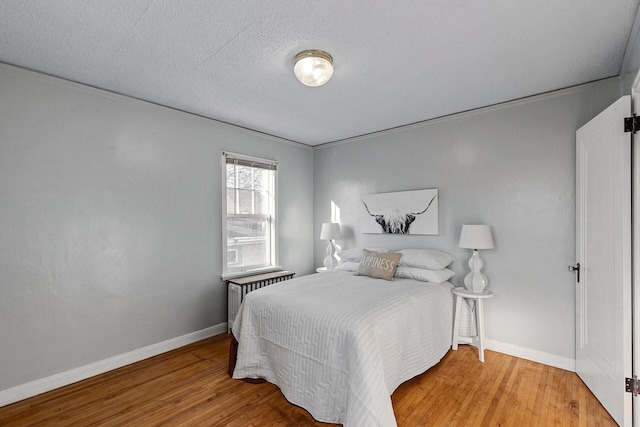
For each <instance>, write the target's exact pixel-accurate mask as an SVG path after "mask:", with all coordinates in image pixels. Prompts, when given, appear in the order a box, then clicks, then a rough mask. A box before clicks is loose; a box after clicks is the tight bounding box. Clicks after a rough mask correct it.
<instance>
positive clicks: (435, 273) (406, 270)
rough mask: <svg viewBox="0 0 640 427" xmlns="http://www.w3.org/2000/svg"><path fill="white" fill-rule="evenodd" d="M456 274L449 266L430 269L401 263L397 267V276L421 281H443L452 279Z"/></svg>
mask: <svg viewBox="0 0 640 427" xmlns="http://www.w3.org/2000/svg"><path fill="white" fill-rule="evenodd" d="M454 274H456V273H454V272H453V271H451V270H449V269H448V268H444V269H442V270H429V269H428V268H417V267H403V266H401V265H399V266H398V267H396V277H402V278H405V279H413V280H419V281H421V282H433V283H442V282H446V281H447V280H449V279H451V278H452V277H453V276H454Z"/></svg>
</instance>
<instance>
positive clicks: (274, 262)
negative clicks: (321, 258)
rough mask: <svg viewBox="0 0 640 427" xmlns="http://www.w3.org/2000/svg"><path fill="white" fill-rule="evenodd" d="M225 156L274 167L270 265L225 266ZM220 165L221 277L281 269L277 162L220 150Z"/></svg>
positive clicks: (226, 277) (228, 277)
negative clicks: (249, 266) (242, 267)
mask: <svg viewBox="0 0 640 427" xmlns="http://www.w3.org/2000/svg"><path fill="white" fill-rule="evenodd" d="M227 158H232V159H238V160H242V161H245V162H254V163H258V164H261V165H269V166H272V167H273V168H274V169H273V170H274V177H273V194H274V197H273V206H272V215H273V219H272V220H271V221H270V225H271V235H272V239H271V247H270V254H269V255H270V263H269V264H270V265H268V266H265V267H258V268H249V269H246V270H236V269H229V268H228V266H227V250H228V249H227ZM220 166H221V167H220V169H221V177H222V193H221V194H222V197H221V200H222V203H221V205H222V279H231V278H234V277H242V276H249V275H252V274H258V273H266V272H269V271H278V270H282V267H281V266H280V265H279V256H278V162H276V161H274V160H269V159H262V158H260V157H253V156H247V155H245V154H238V153H232V152H229V151H222V153H221V155H220ZM247 216H249V215H247Z"/></svg>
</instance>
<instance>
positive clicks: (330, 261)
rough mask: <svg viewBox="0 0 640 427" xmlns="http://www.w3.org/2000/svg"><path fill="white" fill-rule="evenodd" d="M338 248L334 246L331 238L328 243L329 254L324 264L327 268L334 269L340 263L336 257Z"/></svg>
mask: <svg viewBox="0 0 640 427" xmlns="http://www.w3.org/2000/svg"><path fill="white" fill-rule="evenodd" d="M335 253H336V250H335V248H334V246H333V241H332V240H329V245H327V256H326V257H325V259H324V266H325V268H326V269H327V270H333V269H334V268H336V266H337V265H338V259H337V258H336V257H335Z"/></svg>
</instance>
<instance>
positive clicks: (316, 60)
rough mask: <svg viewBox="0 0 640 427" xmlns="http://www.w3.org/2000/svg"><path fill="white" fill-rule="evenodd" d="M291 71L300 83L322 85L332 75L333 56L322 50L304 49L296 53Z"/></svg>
mask: <svg viewBox="0 0 640 427" xmlns="http://www.w3.org/2000/svg"><path fill="white" fill-rule="evenodd" d="M295 63H296V65H295V66H294V67H293V72H294V74H295V75H296V77H297V78H298V80H300V83H302V84H303V85H307V86H312V87H316V86H322V85H323V84H325V83H326V82H328V81H329V79H330V78H331V76H332V75H333V58H332V57H331V55H329V54H328V53H327V52H325V51H322V50H305V51H302V52H300V53H299V54H297V55H296V59H295Z"/></svg>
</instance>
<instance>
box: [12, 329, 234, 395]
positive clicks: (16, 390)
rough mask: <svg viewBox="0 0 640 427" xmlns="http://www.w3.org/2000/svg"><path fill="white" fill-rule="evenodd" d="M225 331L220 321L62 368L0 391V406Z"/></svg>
mask: <svg viewBox="0 0 640 427" xmlns="http://www.w3.org/2000/svg"><path fill="white" fill-rule="evenodd" d="M226 332H227V324H226V323H220V324H219V325H215V326H211V327H209V328H206V329H202V330H200V331H196V332H192V333H190V334H186V335H182V336H179V337H176V338H171V339H169V340H167V341H163V342H159V343H157V344H151V345H148V346H146V347H142V348H139V349H137V350H133V351H130V352H128V353H124V354H119V355H117V356H114V357H110V358H108V359H104V360H100V361H98V362H95V363H91V364H89V365H85V366H81V367H79V368H75V369H72V370H70V371H67V372H61V373H59V374H55V375H52V376H50V377H46V378H42V379H39V380H35V381H31V382H28V383H26V384H22V385H19V386H16V387H12V388H9V389H6V390H2V391H0V407H2V406H5V405H8V404H10V403H14V402H17V401H19V400H23V399H26V398H28V397H32V396H35V395H37V394H41V393H44V392H46V391H50V390H53V389H56V388H59V387H62V386H65V385H69V384H73V383H75V382H78V381H81V380H84V379H87V378H90V377H93V376H95V375H99V374H103V373H105V372H107V371H111V370H113V369H116V368H120V367H122V366H126V365H130V364H131V363H135V362H139V361H141V360H144V359H148V358H149V357H153V356H157V355H158V354H162V353H166V352H167V351H171V350H174V349H176V348H179V347H182V346H185V345H187V344H191V343H194V342H196V341H200V340H202V339H205V338H209V337H212V336H214V335H218V334H222V333H226Z"/></svg>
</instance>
